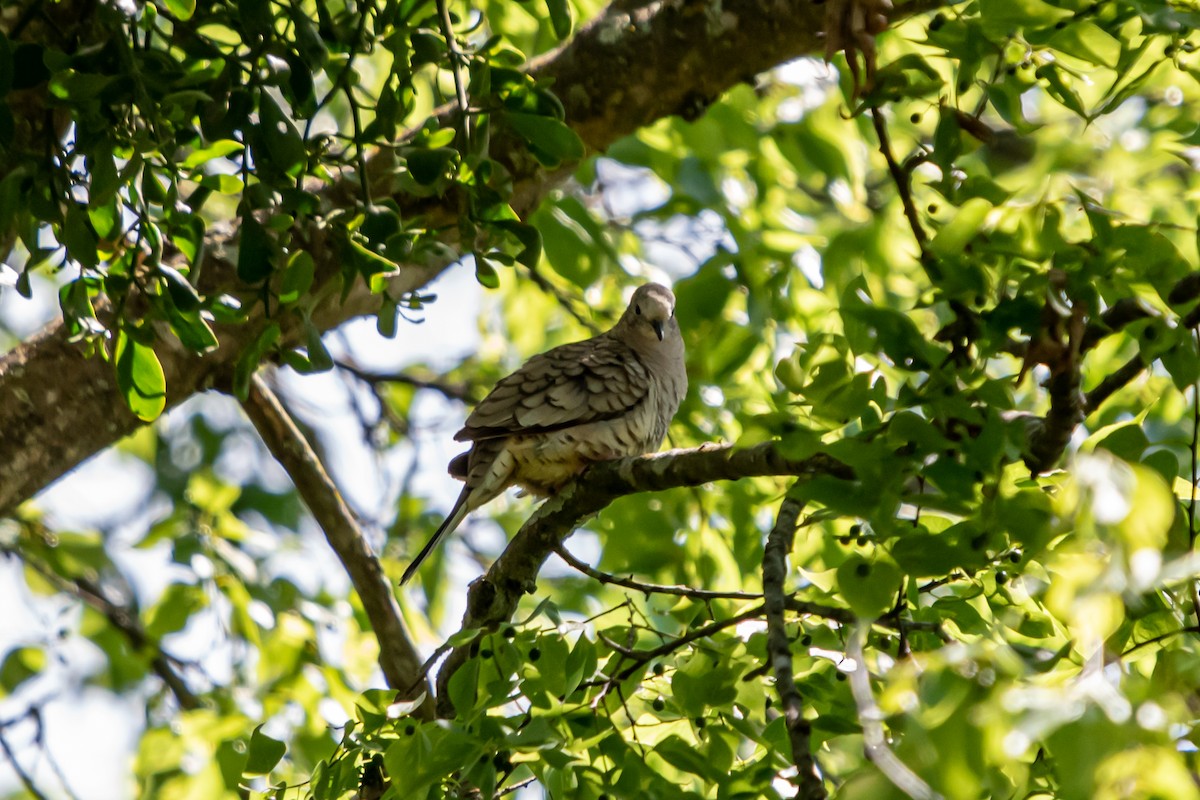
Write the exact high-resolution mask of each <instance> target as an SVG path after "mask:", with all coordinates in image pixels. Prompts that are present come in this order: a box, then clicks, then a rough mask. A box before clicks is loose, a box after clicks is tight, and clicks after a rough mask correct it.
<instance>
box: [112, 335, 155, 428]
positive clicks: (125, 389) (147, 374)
mask: <svg viewBox="0 0 1200 800" xmlns="http://www.w3.org/2000/svg"><path fill="white" fill-rule="evenodd" d="M115 364H116V371H117V386H118V388H119V389H120V390H121V395H122V396H123V397H124V398H125V404H126V405H127V406H129V410H130V411H132V412H133V413H134V415H135V416H136V417H137V418H138V419H140V420H142V421H143V422H151V421H153V420H155V419H157V418H158V415H159V414H161V413H162V412H163V409H164V408H166V405H167V379H166V376H165V375H164V374H163V368H162V364H160V363H159V362H158V356H157V355H156V354H155V352H154V348H152V347H149V346H148V345H144V344H142V343H141V342H139V341H137V340H135V339H134V338H133V337H131V336H130V335H129V334H128V333H126V332H125V330H124V329H121V331H120V332H119V333H118V334H117V351H116V359H115Z"/></svg>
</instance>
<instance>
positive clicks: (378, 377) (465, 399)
mask: <svg viewBox="0 0 1200 800" xmlns="http://www.w3.org/2000/svg"><path fill="white" fill-rule="evenodd" d="M334 364H335V365H336V366H337V368H338V369H340V370H342V371H344V372H348V373H350V374H351V375H353V376H354V377H355V378H358V379H359V380H360V381H362V382H363V383H365V384H368V385H370V386H376V385H378V384H380V383H402V384H404V385H405V386H412V387H413V388H415V389H431V390H433V391H435V392H437V393H438V394H440V395H442V396H443V397H445V398H447V399H449V400H457V401H459V402H460V403H472V402H476V401H478V400H479V398H478V397H476V396H475V395H473V394H472V393H471V389H470V387H469V386H467V385H466V384H464V383H450V382H448V381H441V380H438V379H437V378H435V377H433V376H432V375H430V376H429V377H422V376H420V375H413V374H411V373H408V372H372V371H371V370H368V369H363V368H362V367H360V366H358V365H357V364H355V363H353V362H351V361H346V360H338V361H335V362H334Z"/></svg>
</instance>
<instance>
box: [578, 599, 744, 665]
mask: <svg viewBox="0 0 1200 800" xmlns="http://www.w3.org/2000/svg"><path fill="white" fill-rule="evenodd" d="M764 608H765V606H763V605H762V604H759V605H756V606H753V607H751V608H748V609H746V610H745V611H743V612H742V613H740V614H734V615H733V616H732V617H726V618H725V619H719V620H716V621H715V622H710V623H708V624H707V625H703V626H701V627H699V628H696V629H695V630H690V631H688V632H687V633H685V634H684V635H683V636H680V637H679V638H678V639H672V640H671V641H669V642H665V643H663V644H660V645H659V646H658V647H653V648H651V649H649V650H635V649H633V648H632V647H626V646H625V645H623V644H618V643H617V642H614V641H613V640H612V639H609V638H608V637H607V636H605V635H604V634H597V636H599V638H600V641H602V642H604V644H606V645H607V646H608V647H609V648H610V649H612V650H613V651H615V652H617V653H620V654H621V655H622V656H624V657H625V658H628V659H632V660H633V661H635V662H636V663H635V664H634V665H633V666H632V667H628V668H626V669H625V670H624V671H622V672H621V673H620V674H619V675H618V676H617V680H618V681H623V680H625V679H626V678H628V677H629V676H630V675H632V674H633V673H634V672H636V671H637V668H638V667H640V666H641V665H642V664H645V663H646V662H647V661H653V660H654V659H656V658H662V657H663V656H665V655H670V654H671V653H674V652H675V651H676V650H678V649H679V648H681V647H685V646H687V645H689V644H691V643H692V642H696V641H699V640H701V639H707V638H708V637H709V636H712V635H713V634H714V633H718V632H720V631H723V630H725V629H726V628H732V627H733V626H734V625H739V624H741V623H743V622H745V621H746V620H749V619H755V618H757V617H760V616H762V613H763V609H764Z"/></svg>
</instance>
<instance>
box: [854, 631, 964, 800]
mask: <svg viewBox="0 0 1200 800" xmlns="http://www.w3.org/2000/svg"><path fill="white" fill-rule="evenodd" d="M868 628H869V626H867V625H860V626H858V627H856V628H855V629H854V632H853V633H852V634H851V635H850V641H849V643H848V644H847V646H846V655H847V656H849V657H850V658H851V659H853V661H854V671H853V672H851V673H850V693H851V694H852V695H854V704H855V705H856V706H857V707H858V722H859V724H860V725H862V729H863V746H864V748H865V749H866V751H867V758H869V759H871V762H872V763H873V764H875V766H877V767H878V768H879V771H880V772H882V773H883V776H884V777H885V778H887V779H888V780H889V781H891V783H892V785H893V786H895V787H896V788H897V789H899V790H900V791H902V792H904V793H905V794H906V795H908V796H909V797H911V798H913V800H941V795H940V794H938V793H937V792H935V791H934V790H933V789H932V788H930V786H929V784H927V783H926V782H925V781H923V780H921V778H920V776H919V775H917V774H916V773H915V772H913V771H912V770H911V769H909V768H908V766H907V765H906V764H905V763H904V762H903V761H901V760H900V759H899V758H898V757H897V756H896V754H895V753H893V752H892V749H891V748H890V747H888V744H887V738H886V737H885V736H884V734H883V721H882V720H883V711H882V710H881V709H880V708H879V705H878V704H877V703H876V702H875V697H874V695H872V694H871V676H870V675H869V673H868V672H867V663H866V661H865V660H864V658H863V642H865V641H866V638H867V631H868Z"/></svg>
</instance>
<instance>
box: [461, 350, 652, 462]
mask: <svg viewBox="0 0 1200 800" xmlns="http://www.w3.org/2000/svg"><path fill="white" fill-rule="evenodd" d="M649 386H650V378H649V374H648V372H647V371H646V368H645V366H644V365H643V364H642V362H641V361H640V360H639V359H638V357H637V355H636V354H635V353H634V352H633V350H631V349H630V348H629V346H628V345H626V344H624V343H622V342H620V341H618V340H616V339H613V338H610V337H607V336H598V337H596V338H594V339H588V340H586V341H582V342H574V343H572V344H566V345H563V346H561V347H556V348H554V349H553V350H549V351H547V352H545V353H542V354H541V355H537V356H534V357H533V358H531V359H529V361H527V362H526V363H525V365H524V366H522V367H521V368H520V369H519V370H517V371H516V372H514V373H513V374H511V375H509V376H508V377H506V378H504V379H503V380H501V381H500V382H499V383H497V384H496V387H495V388H494V389H492V391H491V392H490V393H489V394H488V396H487V397H485V398H484V399H483V400H482V401H481V402H480V403H479V405H478V406H477V407H476V408H475V410H474V411H473V412H471V415H470V416H469V417H467V421H466V424H465V425H464V426H463V428H462V430H460V431H459V432H458V433H457V434H455V436H454V438H455V439H456V440H458V441H460V442H464V441H480V440H483V439H493V438H496V437H501V436H510V435H512V434H517V433H538V432H547V431H554V430H561V429H563V428H569V427H573V426H575V425H583V424H586V423H589V422H599V421H602V420H606V419H613V418H615V417H617V416H620V415H622V414H624V413H626V412H628V411H629V410H630V409H632V408H633V407H635V406H637V405H638V404H639V403H641V402H642V401H643V400H644V399H645V397H646V395H647V393H648V392H649Z"/></svg>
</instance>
